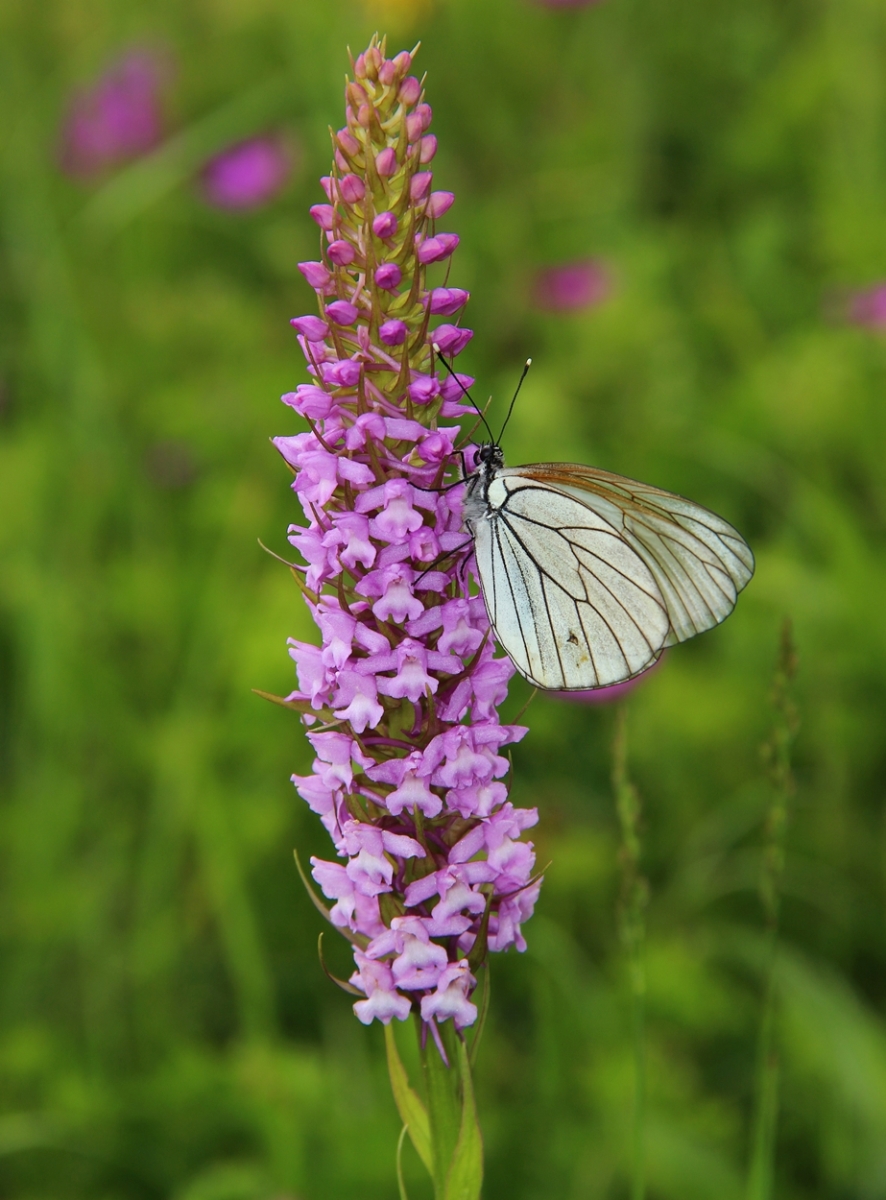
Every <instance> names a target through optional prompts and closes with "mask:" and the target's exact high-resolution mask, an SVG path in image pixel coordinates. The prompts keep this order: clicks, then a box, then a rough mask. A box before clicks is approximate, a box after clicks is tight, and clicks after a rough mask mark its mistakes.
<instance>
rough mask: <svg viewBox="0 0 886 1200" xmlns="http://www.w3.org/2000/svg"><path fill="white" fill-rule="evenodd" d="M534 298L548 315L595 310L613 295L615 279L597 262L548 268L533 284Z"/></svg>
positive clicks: (539, 273)
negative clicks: (585, 309)
mask: <svg viewBox="0 0 886 1200" xmlns="http://www.w3.org/2000/svg"><path fill="white" fill-rule="evenodd" d="M532 291H533V299H534V300H535V303H536V305H537V307H538V308H543V309H546V310H547V311H548V312H568V311H570V310H572V311H574V310H576V309H581V308H593V307H595V306H596V305H598V304H602V303H603V301H604V300H607V299H608V298H609V296H610V295H611V294H612V277H611V275H610V273H609V271H608V270H607V268H606V267H605V266H603V264H602V263H600V262H598V261H596V260H595V259H592V258H589V259H585V260H583V261H579V262H574V263H566V264H564V265H563V266H562V267H545V268H543V269H542V270H540V271H539V272H538V273H537V275H536V277H535V281H534V283H533V289H532Z"/></svg>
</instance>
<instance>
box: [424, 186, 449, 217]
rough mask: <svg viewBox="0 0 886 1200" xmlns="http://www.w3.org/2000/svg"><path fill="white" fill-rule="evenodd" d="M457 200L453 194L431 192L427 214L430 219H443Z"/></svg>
mask: <svg viewBox="0 0 886 1200" xmlns="http://www.w3.org/2000/svg"><path fill="white" fill-rule="evenodd" d="M454 200H455V194H454V193H453V192H431V194H430V196H429V197H428V206H427V208H426V209H425V212H426V213H427V215H428V216H429V217H433V218H435V219H436V218H437V217H442V216H443V214H444V213H447V212H449V210H450V208H452V205H453V202H454Z"/></svg>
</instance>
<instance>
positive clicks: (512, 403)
mask: <svg viewBox="0 0 886 1200" xmlns="http://www.w3.org/2000/svg"><path fill="white" fill-rule="evenodd" d="M531 366H532V359H531V358H527V359H526V364H525V366H524V367H523V374H522V375H521V376H520V382H519V383H518V384H517V390H516V392H514V398H513V400H512V401H511V407H510V408H509V409H508V415H507V416H506V417H505V423H504V425H502V427H501V433H500V434H499V435H498V441H497V442H496V443H495V444H496V446H500V445H501V439H502V438H503V437H504V435H505V430H506V429H507V427H508V421H510V419H511V413H512V412H513V411H514V405H515V404H516V403H517V397H518V396H519V395H520V388H521V387H522V386H523V380H524V379H525V378H526V376H527V375H528V374H529V368H530V367H531Z"/></svg>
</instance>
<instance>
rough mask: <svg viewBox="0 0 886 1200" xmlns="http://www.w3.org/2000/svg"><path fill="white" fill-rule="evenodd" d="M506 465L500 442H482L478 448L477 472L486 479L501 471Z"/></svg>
mask: <svg viewBox="0 0 886 1200" xmlns="http://www.w3.org/2000/svg"><path fill="white" fill-rule="evenodd" d="M504 464H505V456H504V454H503V452H502V448H501V446H499V444H498V442H481V443H480V445H479V446H478V447H477V471H478V472H479V473H480V474H481V475H484V476H486V477H488V476H489V475H492V474H493V473H494V472H495V471H500V470H501V468H502V467H503V466H504Z"/></svg>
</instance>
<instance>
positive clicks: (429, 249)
mask: <svg viewBox="0 0 886 1200" xmlns="http://www.w3.org/2000/svg"><path fill="white" fill-rule="evenodd" d="M457 245H458V234H456V233H438V234H437V235H436V236H435V237H429V238H425V240H424V241H423V242H422V243H421V245H420V246H419V247H418V248H417V254H418V261H419V262H420V263H425V264H427V263H433V262H441V261H442V260H443V259H444V258H449V256H450V254H452V252H453V250H455V248H456V246H457Z"/></svg>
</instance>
